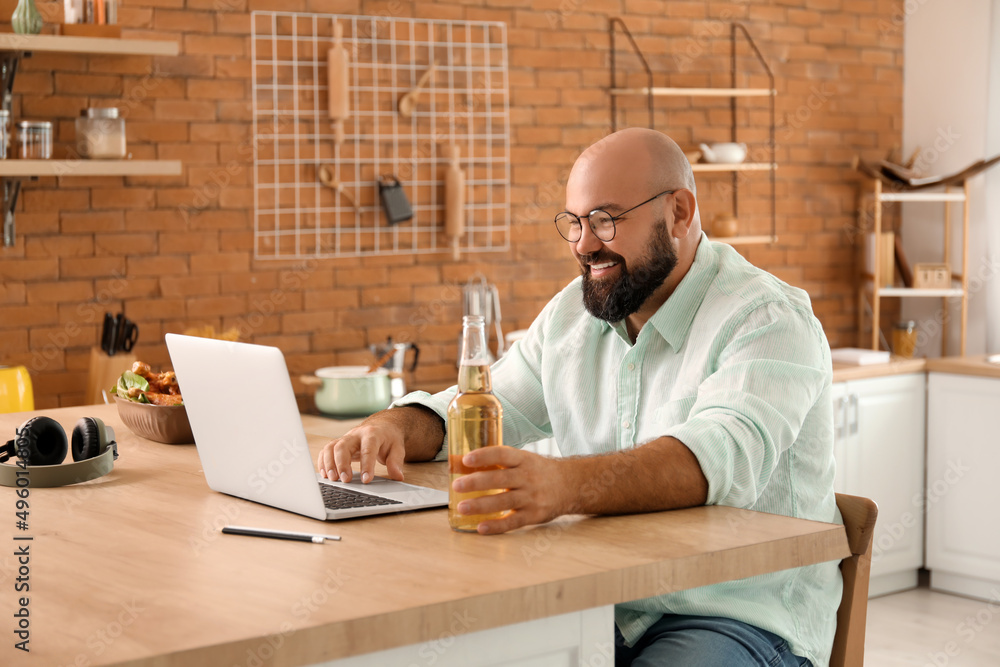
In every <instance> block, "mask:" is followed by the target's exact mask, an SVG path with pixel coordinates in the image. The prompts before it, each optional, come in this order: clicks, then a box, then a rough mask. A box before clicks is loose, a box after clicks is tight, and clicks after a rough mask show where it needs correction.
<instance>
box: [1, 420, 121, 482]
mask: <svg viewBox="0 0 1000 667" xmlns="http://www.w3.org/2000/svg"><path fill="white" fill-rule="evenodd" d="M14 436H15V437H14V439H13V440H9V441H8V442H7V444H6V445H4V446H3V447H0V463H4V462H5V461H7V460H8V459H10V457H12V456H16V457H17V458H18V459H20V462H19V463H16V464H13V463H6V464H5V465H0V485H2V486H32V487H36V488H39V487H50V486H64V485H66V484H76V483H77V482H86V481H87V480H91V479H97V478H98V477H100V476H102V475H106V474H108V473H109V472H111V468H112V467H114V461H115V459H117V458H118V443H117V442H115V432H114V430H113V429H112V428H111V427H110V426H105V425H104V422H102V421H101V420H100V419H98V418H96V417H84V418H83V419H81V420H80V421H78V422H77V423H76V426H75V427H74V428H73V436H72V447H73V461H74V463H67V464H66V465H60V464H61V463H62V462H63V459H65V458H66V451H67V449H68V448H69V446H68V443H67V442H66V431H64V430H63V427H62V425H60V424H59V422H57V421H56V420H54V419H52V418H51V417H33V418H31V419H29V420H28V421H26V422H24V423H23V424H21V426H20V427H19V428H17V429H15V430H14ZM19 480H23V481H19Z"/></svg>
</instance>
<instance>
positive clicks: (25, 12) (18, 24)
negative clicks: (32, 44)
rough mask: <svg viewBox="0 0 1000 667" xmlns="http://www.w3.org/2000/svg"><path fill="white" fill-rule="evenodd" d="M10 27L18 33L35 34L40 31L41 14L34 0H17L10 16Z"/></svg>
mask: <svg viewBox="0 0 1000 667" xmlns="http://www.w3.org/2000/svg"><path fill="white" fill-rule="evenodd" d="M10 24H11V27H12V28H14V32H16V33H18V34H20V35H37V34H38V33H40V32H41V31H42V24H43V21H42V15H41V14H39V13H38V7H36V6H35V0H19V1H18V3H17V7H16V8H15V9H14V13H13V14H11V17H10Z"/></svg>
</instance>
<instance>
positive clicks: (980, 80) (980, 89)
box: [902, 0, 1000, 357]
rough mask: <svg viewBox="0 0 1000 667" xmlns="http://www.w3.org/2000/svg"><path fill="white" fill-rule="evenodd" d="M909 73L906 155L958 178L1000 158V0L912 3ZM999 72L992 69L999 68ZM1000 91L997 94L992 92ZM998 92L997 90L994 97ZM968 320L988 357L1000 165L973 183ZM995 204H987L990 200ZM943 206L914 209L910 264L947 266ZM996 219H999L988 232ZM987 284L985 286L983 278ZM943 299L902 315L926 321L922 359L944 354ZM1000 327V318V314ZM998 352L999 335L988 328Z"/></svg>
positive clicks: (999, 242) (971, 344) (908, 208)
mask: <svg viewBox="0 0 1000 667" xmlns="http://www.w3.org/2000/svg"><path fill="white" fill-rule="evenodd" d="M904 8H905V14H906V20H905V27H904V30H905V33H904V49H903V51H904V64H903V153H904V155H906V156H909V155H910V154H911V153H912V152H913V151H914V150H916V149H917V148H918V147H919V148H921V149H922V153H921V162H922V163H923V165H924V167H925V170H926V172H927V173H928V174H948V173H952V172H955V171H959V170H961V169H963V168H965V167H966V166H968V165H969V164H970V163H971V162H974V161H975V160H979V159H982V158H985V157H989V156H992V155H995V154H996V153H998V152H1000V150H998V143H1000V128H998V127H997V125H998V123H1000V82H998V79H1000V72H998V70H1000V65H998V63H1000V53H998V51H1000V30H998V28H997V25H998V21H1000V18H998V17H1000V0H907V1H906V2H905V3H904ZM991 63H992V66H991ZM991 84H992V85H991ZM991 88H992V91H991ZM969 184H970V187H971V191H972V192H971V200H970V202H969V215H970V232H969V278H970V283H971V284H970V290H969V292H970V294H969V320H968V334H967V337H966V344H967V347H966V353H967V354H980V353H983V352H985V351H987V347H988V346H987V330H988V326H987V311H988V308H987V303H993V304H994V305H993V306H992V308H990V310H992V311H993V312H994V313H996V311H997V310H1000V306H998V305H997V300H998V299H1000V266H997V265H995V263H993V262H991V261H990V258H991V255H990V252H991V248H992V253H993V255H992V256H996V255H997V251H998V249H1000V208H998V207H997V205H998V203H1000V202H998V196H1000V193H998V190H1000V166H997V167H994V170H993V172H991V173H988V174H987V175H986V176H979V177H977V178H974V179H973V180H971V181H970V182H969ZM988 192H989V193H990V202H989V204H988V202H987V193H988ZM952 208H953V217H952V229H953V235H952V256H951V258H949V259H948V261H949V262H950V263H951V265H952V267H955V269H954V270H956V271H957V270H958V267H960V266H961V248H962V244H961V241H962V239H961V207H960V206H955V205H952ZM943 219H944V205H943V204H938V203H931V204H928V203H922V204H907V205H905V206H904V208H903V229H902V237H903V244H904V247H905V250H906V254H907V258H908V259H909V261H910V263H911V264H913V263H916V262H939V261H943V259H944V258H943V257H942V254H941V251H942V244H943V227H942V223H943ZM987 220H993V223H992V224H989V225H988V224H987ZM984 278H985V279H984ZM940 310H941V300H940V299H915V298H909V299H905V300H904V302H903V316H904V318H906V319H913V320H916V321H917V324H918V327H919V330H920V331H921V332H922V334H921V335H920V337H919V340H920V341H921V342H922V343H923V344H922V345H921V347H920V349H919V350H918V355H926V356H930V357H935V356H938V355H939V354H940V349H941V342H940V341H941V339H940V335H939V334H938V331H939V329H940V326H938V322H939V321H940V316H939V312H940ZM958 312H959V311H958V309H957V307H953V308H952V309H951V314H952V315H951V316H952V322H951V326H950V329H949V340H950V341H951V345H950V346H949V354H957V350H958V347H957V341H958V332H959V327H958ZM993 317H994V318H997V320H996V321H997V322H998V323H1000V313H996V314H994V315H993ZM989 329H990V331H991V333H990V335H991V337H992V338H991V343H990V345H989V348H990V351H991V352H997V351H1000V347H998V343H1000V330H998V329H1000V327H997V326H993V327H989Z"/></svg>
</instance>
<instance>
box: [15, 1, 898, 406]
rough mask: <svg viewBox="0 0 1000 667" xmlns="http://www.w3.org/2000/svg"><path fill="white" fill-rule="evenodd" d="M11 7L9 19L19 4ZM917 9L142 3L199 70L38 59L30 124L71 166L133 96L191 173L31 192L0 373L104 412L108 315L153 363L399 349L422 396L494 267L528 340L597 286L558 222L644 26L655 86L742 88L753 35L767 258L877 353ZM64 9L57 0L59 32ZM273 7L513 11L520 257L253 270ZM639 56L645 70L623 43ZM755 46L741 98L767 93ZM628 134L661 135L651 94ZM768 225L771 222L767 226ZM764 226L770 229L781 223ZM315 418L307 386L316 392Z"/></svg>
mask: <svg viewBox="0 0 1000 667" xmlns="http://www.w3.org/2000/svg"><path fill="white" fill-rule="evenodd" d="M6 4H7V5H9V7H6V5H5V6H4V7H3V8H0V12H6V13H5V14H2V15H9V13H10V10H11V9H12V8H13V4H14V3H13V2H10V1H9V0H8V1H7V3H6ZM898 4H899V3H897V2H890V1H888V0H878V1H877V2H863V1H861V0H805V1H804V2H798V1H797V2H791V1H786V0H781V1H772V2H763V1H750V2H714V1H712V2H676V1H674V2H664V1H660V0H588V1H587V2H583V1H582V0H533V1H529V0H493V1H490V2H486V1H485V0H446V1H440V2H433V3H431V2H404V1H402V0H389V1H388V2H386V1H352V0H282V2H276V1H274V0H129V1H128V2H126V3H124V4H123V5H122V7H121V10H120V19H121V22H122V23H123V25H124V26H125V28H126V30H125V36H127V37H137V38H143V39H146V38H148V39H174V40H177V41H178V42H179V43H180V55H179V56H178V57H115V56H81V55H75V54H41V53H39V54H35V55H34V56H33V57H32V58H29V59H25V60H24V61H23V63H22V68H21V71H20V72H19V73H18V76H17V80H16V83H15V87H14V92H15V101H14V116H15V117H31V118H45V119H51V120H53V121H55V122H56V135H57V136H56V155H57V156H61V155H66V154H67V152H68V151H69V150H70V149H71V144H72V141H73V137H74V129H73V119H74V118H75V117H76V115H77V114H78V113H79V110H80V109H81V108H84V107H86V106H88V105H103V106H110V105H113V104H117V105H119V106H120V107H121V108H122V109H123V112H124V114H125V115H126V117H127V121H126V122H127V132H128V142H129V150H130V152H131V153H132V155H133V157H135V158H160V159H179V160H182V161H183V163H184V168H183V173H182V175H180V176H177V177H128V178H122V177H101V178H97V177H89V178H80V177H71V176H67V177H60V178H41V179H39V180H37V181H35V182H25V183H24V188H23V191H22V196H21V198H20V201H19V202H18V206H17V230H18V234H17V245H16V247H13V248H3V249H0V364H8V365H9V364H24V365H26V366H27V367H28V368H29V369H30V370H31V373H32V377H33V379H34V384H35V393H36V403H37V406H38V407H40V408H45V407H54V406H58V405H71V404H75V403H79V402H80V401H81V400H82V397H83V392H84V386H85V383H86V375H87V364H88V359H89V350H90V348H91V346H94V345H96V344H97V343H98V340H97V339H98V336H99V333H100V332H99V324H100V318H101V316H102V315H103V313H104V312H105V311H106V310H108V311H113V312H114V311H117V310H119V309H120V308H121V307H122V305H124V308H125V312H126V313H127V315H128V316H129V317H130V318H131V319H132V320H134V321H136V322H137V323H138V325H139V328H140V330H141V335H140V338H139V344H138V345H137V346H136V350H135V351H136V353H137V354H138V355H139V357H140V358H142V359H146V360H148V361H149V362H151V363H152V364H153V365H154V367H156V366H159V365H163V364H166V363H167V362H168V358H167V354H166V349H165V347H164V345H163V343H162V341H163V334H164V333H166V332H171V331H173V332H179V331H182V330H184V329H185V328H188V327H193V326H204V325H212V326H214V327H215V328H216V329H217V330H224V329H227V328H230V327H234V326H235V327H239V328H240V330H241V331H242V332H243V333H244V340H248V341H250V342H255V343H264V344H273V345H277V346H278V347H280V348H281V349H282V350H284V352H285V354H286V355H287V359H288V363H289V367H290V370H291V372H292V374H293V376H297V375H298V374H300V373H308V372H311V371H312V370H314V369H316V368H318V367H321V366H326V365H336V364H346V363H361V362H364V361H367V360H368V358H369V357H368V353H367V351H366V347H367V345H368V344H370V343H375V342H380V341H383V340H384V339H385V338H386V336H388V335H393V336H394V337H396V338H397V339H398V338H400V337H409V338H410V339H412V340H415V341H417V342H418V343H419V344H420V346H421V350H422V355H421V365H420V368H419V369H418V371H417V373H416V377H415V378H413V380H414V383H416V384H420V385H426V386H439V385H442V384H444V383H447V382H450V381H451V380H452V379H453V378H454V375H455V369H454V358H455V354H456V349H455V347H456V338H457V333H458V328H459V319H460V315H461V311H462V306H461V302H460V285H461V284H462V283H464V282H465V280H467V279H468V277H469V276H470V275H471V274H472V273H473V272H475V271H482V272H483V273H484V274H486V276H487V277H488V278H489V279H490V280H491V281H493V282H495V283H496V284H497V286H498V288H499V292H500V298H501V302H502V305H503V315H504V327H505V330H513V329H516V328H522V327H526V326H527V325H528V324H529V323H530V322H531V320H532V318H533V317H534V316H535V315H536V314H537V313H538V312H539V310H540V309H541V307H542V306H543V305H544V303H545V302H546V301H547V300H548V298H549V297H551V295H552V294H554V293H555V292H556V291H557V290H558V289H559V288H560V287H561V286H563V285H564V284H565V283H566V282H568V281H569V280H570V279H571V278H572V277H574V276H575V275H576V269H575V263H574V262H573V261H572V259H571V258H570V257H569V253H568V252H567V250H566V248H565V245H564V244H563V243H562V242H561V241H560V240H559V239H558V238H557V236H556V234H555V232H554V230H553V228H552V224H551V216H552V215H553V213H554V212H555V211H557V210H559V209H561V207H562V201H563V195H562V187H563V185H564V183H565V177H566V174H567V170H568V168H569V166H570V165H571V163H572V160H573V159H574V157H575V156H576V155H577V154H578V152H579V151H580V150H581V149H583V148H584V147H586V146H587V145H588V144H589V143H591V142H592V141H594V140H596V139H598V138H599V137H601V136H603V135H604V134H605V133H606V132H607V131H608V128H609V108H608V96H607V92H606V89H607V86H608V81H609V74H608V64H607V59H608V37H607V20H608V17H609V16H622V17H623V18H624V20H625V22H626V24H627V26H628V28H629V29H630V30H631V32H632V33H633V34H634V35H636V37H637V39H638V41H639V44H640V46H641V47H642V49H643V51H644V52H645V53H646V56H647V59H648V60H649V62H650V64H651V66H652V68H653V70H654V72H655V73H656V74H655V76H656V79H655V85H678V86H700V85H713V86H725V85H729V83H728V82H729V74H728V71H729V65H728V63H729V42H728V28H726V26H725V24H724V21H727V20H731V19H736V20H739V21H742V22H744V23H745V24H746V25H747V27H748V29H749V31H750V33H751V34H752V35H753V36H754V38H755V40H756V41H757V44H758V45H759V47H760V48H761V50H762V52H763V55H764V57H765V58H766V59H767V61H768V62H769V64H770V65H771V67H772V69H773V70H774V73H775V75H776V78H777V84H776V86H777V89H778V97H777V117H778V128H777V138H778V151H777V159H778V162H779V163H780V165H781V166H780V169H779V170H778V172H777V194H778V206H777V211H778V215H777V233H778V236H779V238H780V242H779V243H778V244H777V245H774V246H744V247H742V248H741V252H743V253H744V254H745V255H746V256H747V257H748V258H749V259H750V261H752V262H754V263H755V264H757V265H759V266H762V267H764V268H766V269H768V270H770V271H772V272H773V273H775V274H776V275H778V276H779V277H781V278H783V279H784V280H786V281H788V282H790V283H792V284H794V285H797V286H800V287H802V288H804V289H806V290H807V291H808V292H809V294H810V295H811V297H812V299H813V304H814V307H815V310H816V313H817V315H818V316H819V318H820V319H821V320H822V322H823V324H824V326H825V327H826V330H827V333H828V336H829V338H830V342H831V344H833V345H851V344H854V343H855V339H856V336H855V328H856V326H857V305H856V291H857V279H856V257H855V256H856V254H857V252H856V247H855V245H854V244H853V240H854V237H855V231H856V229H857V221H856V216H855V213H854V211H855V209H856V206H857V204H856V199H857V194H856V193H857V178H856V177H855V175H854V172H852V171H851V169H850V166H849V164H850V160H851V157H852V156H853V155H854V154H856V153H860V154H862V155H863V156H865V157H877V156H881V155H882V154H883V153H884V152H885V150H887V149H888V148H890V147H892V146H893V145H894V144H898V143H899V141H900V135H901V104H902V26H901V24H897V23H894V22H893V20H892V17H893V15H894V13H898V11H899V7H898ZM60 7H61V6H60V4H58V3H40V8H41V9H42V11H43V13H44V15H45V16H46V17H47V18H48V19H49V20H58V17H59V16H60V15H61V8H60ZM254 9H268V10H272V9H281V10H285V11H309V12H323V13H327V12H328V13H359V14H370V15H371V14H374V15H390V16H391V15H395V16H416V17H434V18H448V19H468V20H494V21H504V22H506V23H507V25H508V29H509V31H508V45H509V67H510V72H509V81H510V93H511V118H510V121H511V122H510V127H511V144H512V151H511V154H512V165H511V177H512V181H513V183H512V189H511V192H512V200H513V205H512V229H513V241H512V247H511V250H510V251H509V252H508V253H481V254H474V255H472V256H471V257H470V256H463V258H462V259H461V261H458V262H454V261H452V260H451V258H450V256H448V255H447V254H446V253H442V254H440V255H420V256H414V255H398V256H390V257H371V258H355V259H341V260H322V261H313V262H307V263H305V264H296V263H292V262H284V261H281V262H277V261H260V260H255V259H254V258H253V208H252V201H253V193H252V186H253V183H252V158H251V157H250V155H249V153H248V151H247V150H246V145H247V143H246V142H248V140H249V138H250V134H251V113H250V92H251V91H250V76H251V74H250V39H249V31H250V15H249V12H250V11H252V10H254ZM620 65H621V66H622V67H623V68H625V69H628V70H629V71H633V70H634V69H635V67H636V63H635V62H634V59H630V57H629V56H628V55H627V54H626V53H625V52H624V51H623V52H621V58H620ZM754 68H755V65H754V64H753V62H752V60H750V59H749V58H748V53H747V52H741V53H740V56H739V70H740V72H741V73H740V79H739V85H746V86H757V85H763V84H762V79H761V76H760V72H759V70H757V69H754ZM623 105H624V107H625V109H624V110H623V111H622V114H621V115H620V118H619V124H620V125H622V124H644V123H645V116H644V115H642V114H640V113H639V111H640V109H638V108H636V104H635V103H634V102H631V103H630V102H625V103H623ZM739 122H740V126H741V128H740V134H739V138H740V140H741V141H748V142H750V143H751V146H752V147H759V146H760V144H761V142H763V141H765V140H766V136H767V113H766V106H760V105H759V104H757V105H755V104H754V103H750V102H748V103H746V104H745V105H743V104H742V103H741V106H740V110H739ZM728 123H729V107H728V101H725V102H718V101H712V100H705V99H702V100H687V99H683V100H665V101H663V102H662V104H661V103H660V102H658V104H657V114H656V126H657V128H658V129H663V130H664V131H667V132H668V133H669V134H671V135H672V136H674V137H675V138H676V139H677V140H678V142H679V143H681V145H682V146H683V147H684V148H685V149H690V148H696V143H697V141H701V140H726V139H728V137H729V125H728ZM739 185H740V188H741V193H742V194H741V204H740V213H741V218H742V219H743V222H744V224H746V225H751V226H753V225H759V224H760V222H759V221H760V220H761V216H766V215H767V206H768V199H767V195H768V190H767V180H766V176H763V177H762V176H747V177H745V178H743V179H741V181H740V183H739ZM699 187H700V192H699V194H700V199H701V205H702V209H703V212H704V216H705V219H706V220H710V219H711V217H712V215H713V214H714V212H716V211H721V210H724V209H725V205H726V202H727V201H728V196H729V189H728V188H729V187H730V185H729V181H728V179H726V178H723V179H721V180H720V179H718V178H716V179H714V180H713V179H712V178H709V177H705V178H701V177H699ZM754 220H756V221H757V222H753V221H754ZM765 227H766V224H765ZM297 388H298V389H299V390H300V392H301V396H300V399H301V401H302V403H303V405H304V406H307V405H308V398H307V396H308V395H309V392H308V390H305V389H304V388H302V387H297Z"/></svg>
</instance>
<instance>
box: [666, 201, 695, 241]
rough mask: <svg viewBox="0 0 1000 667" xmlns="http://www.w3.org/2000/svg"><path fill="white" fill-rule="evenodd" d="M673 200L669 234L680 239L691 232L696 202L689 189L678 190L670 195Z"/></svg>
mask: <svg viewBox="0 0 1000 667" xmlns="http://www.w3.org/2000/svg"><path fill="white" fill-rule="evenodd" d="M671 199H672V200H673V213H674V226H673V230H672V232H671V235H672V236H673V237H674V238H678V239H682V238H684V237H686V236H687V235H688V234H689V233H690V232H691V226H692V224H693V223H694V213H695V209H696V207H697V203H696V202H695V199H694V193H693V192H691V191H690V190H678V191H677V192H675V193H674V196H673V197H671Z"/></svg>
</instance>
